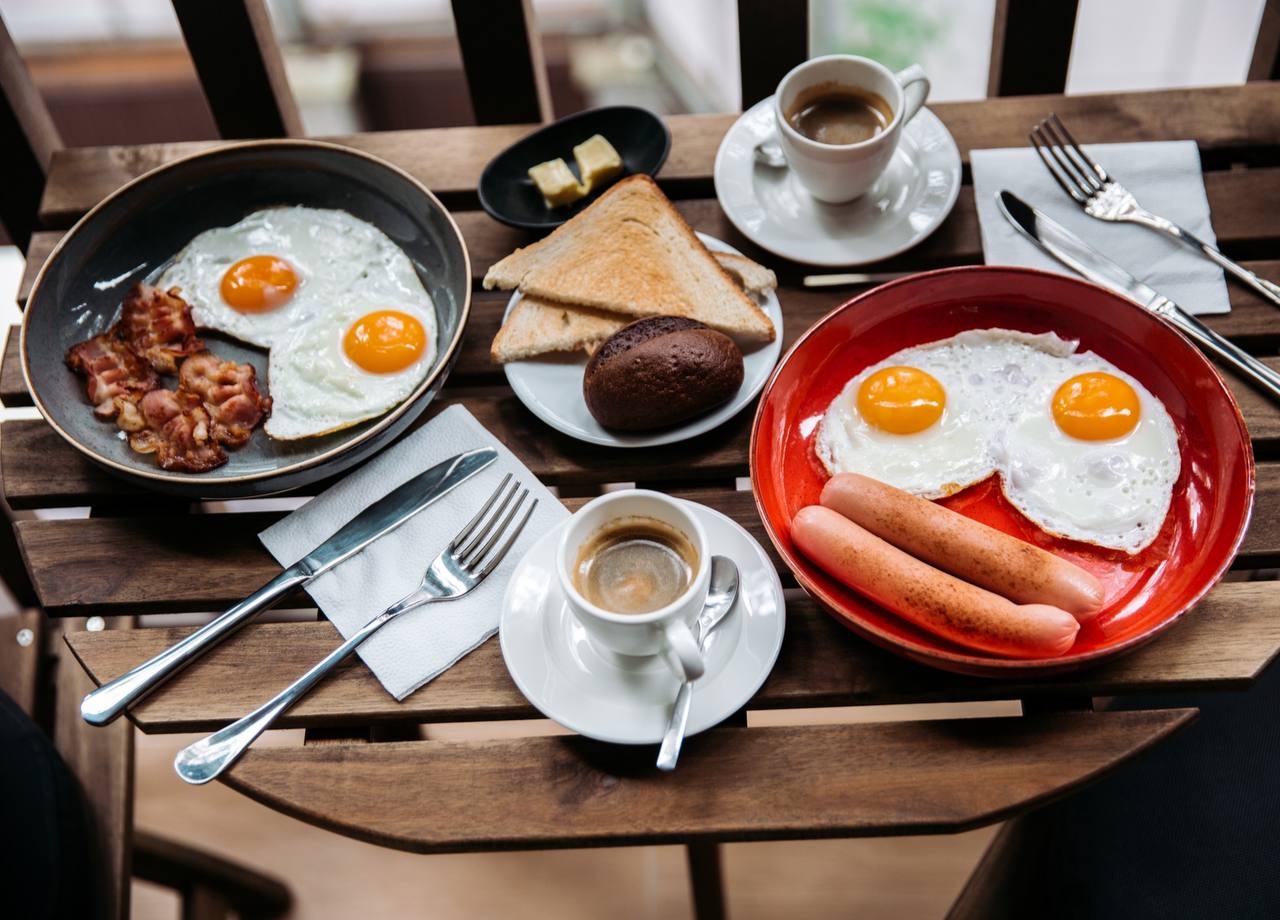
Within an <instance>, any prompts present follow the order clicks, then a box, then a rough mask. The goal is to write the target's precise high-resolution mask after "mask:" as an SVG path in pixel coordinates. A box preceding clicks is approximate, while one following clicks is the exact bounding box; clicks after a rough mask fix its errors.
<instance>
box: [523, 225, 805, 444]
mask: <svg viewBox="0 0 1280 920" xmlns="http://www.w3.org/2000/svg"><path fill="white" fill-rule="evenodd" d="M698 238H699V239H700V240H702V242H703V243H705V244H706V246H707V248H708V249H710V250H711V251H712V252H732V253H736V254H737V255H741V253H739V252H738V250H736V249H734V248H733V247H732V246H730V245H728V244H727V243H722V242H720V240H717V239H716V238H715V237H711V236H707V235H706V234H705V233H699V234H698ZM522 296H523V295H522V294H521V293H520V292H519V291H517V292H516V293H515V294H512V295H511V300H510V302H509V303H508V304H507V311H506V313H504V314H503V317H502V318H503V320H506V318H507V316H509V315H510V314H511V311H512V310H513V309H515V305H516V304H517V303H519V302H520V298H521V297H522ZM756 303H758V304H759V305H760V308H761V309H762V310H764V312H765V313H766V314H767V315H768V317H769V319H771V320H772V321H773V328H774V331H775V332H776V333H777V335H775V336H774V337H773V341H772V342H769V343H768V344H766V345H761V346H758V347H757V348H754V349H752V350H751V351H744V352H743V353H742V372H743V375H742V386H741V387H739V388H738V393H737V395H736V396H734V397H733V399H731V400H729V402H727V403H725V404H724V405H723V406H721V407H720V408H719V409H716V410H715V411H714V412H708V413H707V414H706V415H700V416H698V417H697V418H695V419H692V420H690V421H688V422H686V423H684V424H683V425H675V426H673V427H671V428H662V429H659V430H657V431H640V432H621V431H610V430H609V429H608V428H605V427H604V426H603V425H601V424H600V423H599V422H597V421H596V420H595V417H594V416H593V415H592V414H591V413H590V412H588V411H587V403H586V400H584V399H583V398H582V374H583V371H585V370H586V367H587V356H586V354H584V353H583V352H580V351H579V352H575V353H573V354H570V355H555V356H546V357H541V358H531V359H529V360H527V361H512V362H510V363H508V364H505V365H503V369H504V370H505V371H506V373H507V382H508V383H509V384H511V389H513V390H515V391H516V396H518V397H519V398H520V401H521V402H522V403H524V404H525V405H526V406H527V407H528V408H529V411H530V412H532V413H533V414H534V415H536V416H537V417H538V418H540V419H542V420H543V421H544V422H546V423H547V424H548V425H550V426H551V427H552V428H555V429H556V430H557V431H563V432H564V433H565V434H567V435H570V436H571V437H575V438H577V439H578V440H579V441H587V442H588V443H591V444H604V445H606V446H608V447H653V446H655V445H657V444H673V443H675V442H676V441H684V440H687V439H688V438H692V437H695V436H696V435H700V434H702V433H703V432H707V431H710V430H711V429H712V428H715V427H716V426H717V425H721V424H723V423H724V422H727V421H728V420H729V419H731V418H733V417H734V416H735V415H737V414H738V412H740V411H741V410H742V408H743V407H744V406H746V405H747V404H748V403H750V402H751V400H753V399H755V397H756V394H758V393H759V392H760V390H761V389H762V388H763V387H764V384H765V381H766V380H768V379H769V374H770V373H771V372H772V371H773V366H774V365H775V364H777V363H778V356H779V355H780V354H782V308H781V307H780V306H779V305H778V296H777V294H775V293H774V292H773V291H770V292H769V293H768V294H767V295H766V296H764V297H757V298H756Z"/></svg>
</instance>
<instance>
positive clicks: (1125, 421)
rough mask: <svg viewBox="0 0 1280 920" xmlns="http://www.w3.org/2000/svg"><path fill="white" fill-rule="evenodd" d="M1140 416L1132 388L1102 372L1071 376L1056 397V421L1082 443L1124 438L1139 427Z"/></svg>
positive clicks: (1138, 405) (1059, 389)
mask: <svg viewBox="0 0 1280 920" xmlns="http://www.w3.org/2000/svg"><path fill="white" fill-rule="evenodd" d="M1140 413H1141V404H1140V403H1139V401H1138V394H1137V393H1136V392H1135V391H1134V389H1133V387H1131V386H1130V385H1129V384H1128V383H1126V382H1125V381H1124V380H1121V379H1120V378H1119V377H1117V376H1115V375H1114V374H1107V373H1103V372H1101V371H1094V372H1091V373H1088V374H1080V375H1078V376H1075V377H1072V378H1071V379H1070V380H1068V381H1067V382H1066V383H1064V384H1063V385H1062V386H1060V387H1058V391H1057V392H1056V393H1054V394H1053V420H1054V421H1055V422H1057V423H1058V427H1059V428H1061V429H1062V431H1063V432H1064V433H1065V434H1067V435H1069V436H1070V437H1073V438H1079V439H1080V440H1081V441H1109V440H1112V439H1113V438H1122V437H1124V436H1125V435H1127V434H1128V433H1129V432H1131V431H1133V429H1134V428H1135V427H1137V424H1138V417H1139V415H1140Z"/></svg>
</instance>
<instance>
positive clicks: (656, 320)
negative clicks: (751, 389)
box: [582, 316, 743, 431]
mask: <svg viewBox="0 0 1280 920" xmlns="http://www.w3.org/2000/svg"><path fill="white" fill-rule="evenodd" d="M742 374H743V371H742V351H741V350H740V349H739V348H738V346H737V345H736V344H734V341H733V340H732V339H731V338H729V337H728V336H727V335H725V334H724V333H723V332H718V331H716V330H714V329H710V328H708V327H707V326H705V325H704V324H702V323H700V322H698V321H697V320H692V319H686V318H684V317H679V316H652V317H647V318H645V319H640V320H636V321H635V322H633V323H631V324H629V325H626V326H624V327H622V328H621V329H620V330H618V331H617V332H615V333H614V334H613V335H612V336H611V337H610V338H608V339H607V340H606V341H605V342H604V344H603V345H601V346H600V347H599V348H598V349H596V351H595V354H593V355H592V356H591V360H590V361H589V362H588V363H587V369H586V373H585V374H584V375H583V379H582V394H583V397H584V398H585V400H586V403H587V408H588V410H590V412H591V414H592V415H593V416H595V418H596V420H597V421H599V422H600V424H601V425H604V426H605V427H606V428H617V429H619V430H624V431H644V430H647V429H650V428H662V427H665V426H667V425H674V424H677V423H678V422H682V421H684V420H685V419H688V418H692V417H694V416H697V415H701V414H702V413H704V412H706V411H708V410H710V409H712V408H714V407H715V406H718V405H720V404H721V403H723V402H725V401H726V400H728V399H729V398H730V397H732V396H733V394H734V393H736V392H737V391H738V387H740V386H741V385H742Z"/></svg>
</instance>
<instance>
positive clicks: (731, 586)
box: [658, 556, 738, 770]
mask: <svg viewBox="0 0 1280 920" xmlns="http://www.w3.org/2000/svg"><path fill="white" fill-rule="evenodd" d="M737 598H738V567H737V566H736V565H735V564H734V562H733V560H732V559H730V558H728V557H727V556H713V557H712V558H711V584H710V587H709V588H708V589H707V600H706V603H705V604H704V605H703V608H702V613H700V614H698V650H699V651H702V650H703V649H705V648H706V645H707V638H708V637H709V636H710V635H711V633H712V632H713V631H714V630H715V628H716V627H717V626H719V625H720V622H721V621H722V620H723V619H724V618H725V615H726V614H728V613H729V611H730V610H732V609H733V603H734V601H735V600H737ZM692 702H693V682H692V681H684V682H683V683H682V684H680V690H679V692H678V693H677V694H676V702H675V705H674V706H673V707H672V708H671V718H670V720H669V721H668V722H667V731H666V734H664V735H663V736H662V746H661V747H660V748H659V749H658V769H659V770H674V769H675V768H676V761H677V760H678V759H679V758H680V745H681V744H683V743H684V732H685V727H686V726H687V725H688V724H689V706H690V704H691V703H692Z"/></svg>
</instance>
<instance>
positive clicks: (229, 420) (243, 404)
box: [178, 351, 271, 447]
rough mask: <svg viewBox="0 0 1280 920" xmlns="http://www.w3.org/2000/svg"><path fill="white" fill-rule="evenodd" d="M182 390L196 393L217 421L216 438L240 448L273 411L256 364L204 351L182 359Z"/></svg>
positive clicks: (215, 427)
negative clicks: (261, 387)
mask: <svg viewBox="0 0 1280 920" xmlns="http://www.w3.org/2000/svg"><path fill="white" fill-rule="evenodd" d="M178 381H179V383H180V390H179V392H181V391H183V390H186V391H189V392H191V393H195V394H196V395H197V396H199V397H200V399H201V401H203V403H204V407H205V409H206V410H207V411H208V413H209V416H210V418H211V419H212V420H213V438H214V440H215V441H217V442H218V443H219V444H223V445H225V446H227V447H239V446H240V445H241V444H244V443H245V442H246V441H248V440H249V438H250V437H251V436H252V435H253V429H254V428H255V427H256V426H257V424H258V423H259V422H260V421H262V418H263V416H265V415H268V414H269V413H270V412H271V399H270V397H264V396H263V395H262V394H261V393H259V392H258V381H257V371H256V370H254V367H253V365H252V364H237V363H236V362H234V361H224V360H222V359H221V358H219V357H218V356H217V355H215V354H212V353H211V352H207V351H202V352H200V353H199V354H197V355H192V356H191V357H190V358H187V360H186V361H184V362H182V370H181V372H180V373H179V374H178Z"/></svg>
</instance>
